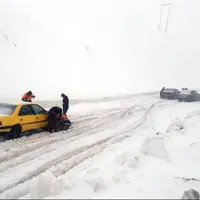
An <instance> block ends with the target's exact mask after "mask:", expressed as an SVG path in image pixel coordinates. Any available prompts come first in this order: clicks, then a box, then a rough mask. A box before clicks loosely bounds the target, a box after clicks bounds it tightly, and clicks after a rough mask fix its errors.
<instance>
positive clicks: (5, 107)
mask: <svg viewBox="0 0 200 200" xmlns="http://www.w3.org/2000/svg"><path fill="white" fill-rule="evenodd" d="M16 107H17V106H16V105H12V104H3V103H0V115H11V114H12V113H13V112H14V110H15V108H16Z"/></svg>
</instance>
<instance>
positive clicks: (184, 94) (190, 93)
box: [178, 90, 200, 102]
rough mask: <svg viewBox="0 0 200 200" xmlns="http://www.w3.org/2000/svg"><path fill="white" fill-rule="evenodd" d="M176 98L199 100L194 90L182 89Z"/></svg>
mask: <svg viewBox="0 0 200 200" xmlns="http://www.w3.org/2000/svg"><path fill="white" fill-rule="evenodd" d="M178 100H179V101H180V102H181V101H184V102H192V101H200V94H199V93H198V92H197V91H196V90H183V91H181V93H180V94H179V95H178Z"/></svg>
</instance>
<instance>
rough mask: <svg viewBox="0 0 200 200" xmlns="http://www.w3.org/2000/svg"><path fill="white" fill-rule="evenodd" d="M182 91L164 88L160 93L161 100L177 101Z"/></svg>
mask: <svg viewBox="0 0 200 200" xmlns="http://www.w3.org/2000/svg"><path fill="white" fill-rule="evenodd" d="M179 93H180V91H179V90H178V89H175V88H165V87H164V88H162V90H161V91H160V98H162V99H177V98H178V94H179Z"/></svg>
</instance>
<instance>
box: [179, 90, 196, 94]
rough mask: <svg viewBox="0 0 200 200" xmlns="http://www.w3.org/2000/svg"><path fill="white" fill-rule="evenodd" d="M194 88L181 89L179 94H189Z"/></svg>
mask: <svg viewBox="0 0 200 200" xmlns="http://www.w3.org/2000/svg"><path fill="white" fill-rule="evenodd" d="M192 91H194V90H182V91H181V94H191V92H192Z"/></svg>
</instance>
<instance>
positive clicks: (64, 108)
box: [61, 93, 69, 115]
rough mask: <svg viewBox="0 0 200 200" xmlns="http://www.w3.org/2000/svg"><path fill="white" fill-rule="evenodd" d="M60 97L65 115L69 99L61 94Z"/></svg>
mask: <svg viewBox="0 0 200 200" xmlns="http://www.w3.org/2000/svg"><path fill="white" fill-rule="evenodd" d="M61 97H62V98H63V114H64V115H66V114H67V111H68V109H69V98H68V96H67V95H65V94H63V93H62V94H61Z"/></svg>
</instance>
